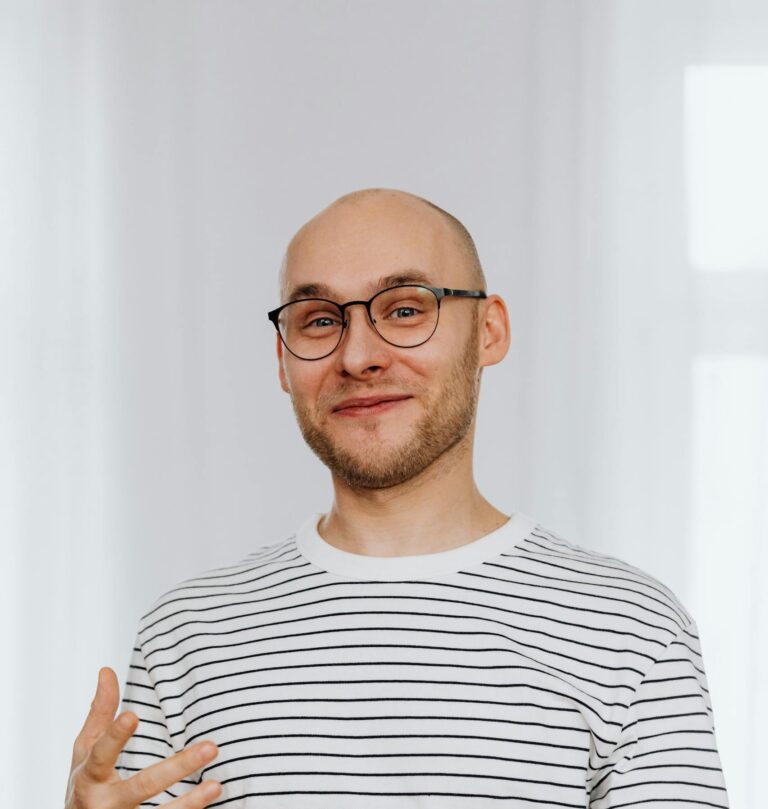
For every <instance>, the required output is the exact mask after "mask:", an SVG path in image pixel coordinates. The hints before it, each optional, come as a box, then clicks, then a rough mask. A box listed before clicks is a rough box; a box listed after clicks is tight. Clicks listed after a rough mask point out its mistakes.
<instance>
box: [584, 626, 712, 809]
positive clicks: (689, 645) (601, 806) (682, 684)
mask: <svg viewBox="0 0 768 809" xmlns="http://www.w3.org/2000/svg"><path fill="white" fill-rule="evenodd" d="M591 775H592V778H591V789H590V791H589V794H590V800H589V807H590V809H617V807H622V806H631V807H633V809H645V807H648V809H662V807H666V806H676V807H677V806H680V808H681V809H692V808H693V807H696V809H698V808H699V807H701V809H704V807H707V808H708V809H709V808H710V807H715V809H728V795H727V793H726V788H725V780H724V777H723V772H722V766H721V764H720V756H719V754H718V751H717V745H716V742H715V727H714V721H713V714H712V704H711V701H710V697H709V690H708V689H707V677H706V674H705V671H704V661H703V658H702V656H701V647H700V644H699V637H698V632H697V630H696V624H695V622H691V623H690V624H688V625H687V626H685V627H683V628H682V629H680V631H679V632H678V633H677V635H676V636H675V637H674V638H673V639H672V641H671V642H670V643H669V645H668V646H667V647H666V648H665V649H664V651H663V652H662V654H661V657H660V658H659V659H658V660H656V661H655V662H654V664H653V665H652V666H651V668H650V669H649V670H648V671H647V672H646V674H645V676H644V677H643V679H642V680H641V682H640V684H639V686H638V687H637V689H636V690H635V692H634V694H633V695H632V699H631V701H630V705H629V709H628V711H627V716H626V721H625V722H624V725H623V727H622V729H621V732H620V734H619V739H618V742H617V744H616V747H615V748H614V750H613V751H612V753H611V755H610V756H609V757H608V758H607V760H606V761H604V762H603V764H602V766H601V767H599V768H598V769H596V770H593V771H592V772H591Z"/></svg>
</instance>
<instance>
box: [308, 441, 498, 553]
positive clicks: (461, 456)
mask: <svg viewBox="0 0 768 809" xmlns="http://www.w3.org/2000/svg"><path fill="white" fill-rule="evenodd" d="M472 443H473V442H472V435H471V431H470V433H469V434H467V435H466V436H465V438H464V440H462V441H460V442H459V443H458V444H456V446H454V447H452V448H451V449H450V450H448V451H447V452H445V453H443V455H442V456H440V458H438V459H437V460H436V461H435V462H434V463H432V464H431V465H430V466H429V467H427V469H425V470H424V471H423V472H421V473H420V474H419V475H417V476H416V477H414V478H412V479H411V480H408V481H406V482H404V483H402V484H400V485H398V486H392V487H390V488H387V489H353V488H351V487H350V486H349V485H347V484H346V482H345V481H343V480H341V479H339V478H337V477H336V476H334V478H333V488H334V501H333V506H332V508H331V510H330V511H329V512H328V514H326V515H325V517H323V519H322V520H320V523H319V525H318V532H319V533H320V536H322V537H323V539H325V540H326V541H327V542H328V543H329V544H331V545H334V546H335V547H337V548H340V549H341V550H344V551H348V552H350V553H358V554H363V555H365V556H411V555H414V554H424V553H437V552H439V551H445V550H450V549H451V548H456V547H459V546H460V545H464V544H466V543H467V542H472V541H473V540H475V539H479V538H480V537H482V536H485V535H486V534H488V533H490V532H491V531H493V530H495V529H496V528H499V527H500V526H501V525H503V524H504V523H505V522H506V521H507V520H508V519H509V516H508V515H506V514H504V513H502V512H501V511H499V510H498V509H496V508H495V507H494V506H492V505H491V504H490V503H489V502H488V501H487V500H486V499H485V498H484V497H483V496H482V495H481V494H480V492H479V490H478V488H477V485H476V484H475V480H474V475H473V469H472Z"/></svg>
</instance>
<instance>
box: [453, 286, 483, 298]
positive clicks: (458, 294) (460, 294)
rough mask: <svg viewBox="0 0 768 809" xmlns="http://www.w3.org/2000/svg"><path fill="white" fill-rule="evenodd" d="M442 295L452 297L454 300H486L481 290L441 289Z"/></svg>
mask: <svg viewBox="0 0 768 809" xmlns="http://www.w3.org/2000/svg"><path fill="white" fill-rule="evenodd" d="M443 294H444V295H452V296H453V297H455V298H486V297H487V295H486V294H485V292H483V291H482V290H481V289H448V287H443Z"/></svg>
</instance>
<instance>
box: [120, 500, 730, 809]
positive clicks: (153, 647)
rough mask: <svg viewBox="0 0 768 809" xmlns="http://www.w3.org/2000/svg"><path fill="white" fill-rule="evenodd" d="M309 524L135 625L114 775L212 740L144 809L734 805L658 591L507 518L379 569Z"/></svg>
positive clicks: (648, 579) (188, 585)
mask: <svg viewBox="0 0 768 809" xmlns="http://www.w3.org/2000/svg"><path fill="white" fill-rule="evenodd" d="M320 516H321V515H320V514H314V515H312V516H311V517H310V518H309V519H307V520H306V521H305V522H304V523H303V524H302V525H301V527H300V528H299V530H298V531H297V533H296V534H295V535H294V536H291V537H289V538H288V539H284V540H282V541H280V542H276V543H274V544H271V545H266V546H264V547H261V548H260V549H259V550H257V551H255V552H253V553H251V554H249V555H248V556H246V558H245V559H243V560H242V561H240V562H238V563H237V564H235V565H232V566H229V567H223V568H216V569H214V570H210V571H207V572H205V573H203V574H201V575H200V576H198V577H196V578H194V579H190V580H187V581H184V582H182V583H181V584H179V585H178V586H177V587H174V588H173V589H172V590H170V591H169V592H167V593H165V594H164V595H163V596H161V597H160V598H159V599H157V600H156V601H155V603H154V604H153V605H152V607H151V609H150V610H149V612H147V614H146V615H144V616H143V617H142V618H141V620H140V623H139V628H138V635H137V640H136V645H135V648H134V650H133V655H132V658H131V661H130V669H129V673H128V678H127V682H126V683H125V689H124V692H123V701H122V706H121V710H131V711H133V712H134V713H136V714H137V715H138V716H139V718H140V720H141V721H140V724H139V726H138V728H137V730H136V733H135V734H134V735H133V736H132V737H131V739H130V740H129V742H128V743H127V745H126V747H125V749H124V750H123V751H122V752H121V753H120V757H119V759H118V770H119V772H120V774H121V776H122V777H123V778H128V777H129V776H130V775H131V774H132V773H134V772H136V771H137V770H139V769H142V768H144V767H147V766H149V765H150V764H153V763H155V762H157V761H159V760H161V759H163V758H166V757H168V756H169V755H172V754H173V753H174V752H176V751H179V750H181V749H183V748H184V747H185V746H187V745H190V744H193V743H195V742H197V741H201V740H203V739H212V740H213V741H215V742H216V744H217V745H218V747H219V755H218V757H217V758H216V759H215V760H214V761H213V762H211V763H210V764H209V765H207V766H206V767H204V768H203V769H202V770H200V771H198V772H196V773H195V774H194V776H193V777H190V778H189V779H187V780H185V781H182V782H179V783H178V784H176V785H175V786H174V787H172V788H170V789H169V790H168V791H166V792H164V793H162V794H160V795H158V796H156V797H155V798H153V799H152V800H151V801H148V802H147V803H145V804H142V805H145V806H155V805H159V804H163V803H167V802H168V801H170V800H172V798H173V797H176V796H178V795H182V794H184V793H185V792H187V791H189V790H190V789H191V788H192V787H193V786H194V785H195V784H196V783H199V781H201V780H204V779H215V780H217V781H220V782H221V784H222V785H223V789H222V792H221V794H220V795H219V797H218V798H217V799H216V801H214V802H213V803H212V804H211V806H226V807H228V809H243V808H244V807H248V809H321V807H322V809H361V807H364V808H365V809H404V808H405V807H413V808H415V807H424V808H425V809H427V807H428V808H429V809H468V807H473V809H474V808H475V807H477V808H478V809H479V807H492V806H498V805H502V806H509V807H515V808H516V809H517V808H518V807H519V809H554V808H555V807H567V809H584V808H585V807H591V808H592V809H608V808H609V807H612V808H614V809H615V808H616V807H635V808H636V809H637V807H649V808H650V807H653V809H671V808H672V807H674V809H690V807H728V798H727V795H726V789H725V782H724V778H723V773H722V768H721V763H720V758H719V754H718V751H717V747H716V743H715V734H714V724H713V717H712V705H711V702H710V696H709V691H708V690H707V679H706V674H705V670H704V663H703V660H702V656H701V648H700V645H699V638H698V633H697V630H696V625H695V623H694V621H693V619H692V617H691V615H690V614H689V613H688V612H687V611H686V609H685V608H684V607H683V605H682V604H681V603H680V601H679V600H678V599H677V597H676V596H675V595H674V593H672V592H671V591H670V590H669V589H668V588H667V587H665V586H664V585H663V584H662V583H661V582H659V581H658V580H657V579H655V578H654V577H653V576H650V575H648V574H647V573H644V572H643V571H641V570H639V569H637V568H635V567H633V566H631V565H629V564H627V563H625V562H623V561H621V560H620V559H617V558H615V557H612V556H607V555H604V554H600V553H596V552H594V551H592V550H589V549H586V548H583V547H581V546H579V545H576V544H574V543H572V542H569V541H567V540H565V539H563V538H562V537H560V536H558V535H557V534H555V533H553V532H552V531H548V530H546V529H545V528H544V527H542V525H540V524H539V523H538V522H537V521H536V520H534V519H532V518H531V517H528V516H527V515H525V514H522V513H520V512H517V513H515V514H514V515H513V516H512V518H511V519H510V520H509V521H508V522H507V523H506V524H505V525H503V526H502V527H501V528H498V529H497V530H495V531H493V532H492V533H490V534H487V535H486V536H484V537H482V538H480V539H477V540H475V541H473V542H470V543H467V544H465V545H463V546H461V547H458V548H453V549H451V550H448V551H442V552H438V553H432V554H422V555H418V556H396V557H383V558H382V557H373V556H364V555H361V554H353V553H349V552H346V551H342V550H340V549H338V548H336V547H334V546H332V545H330V544H329V543H327V542H326V541H325V540H324V539H323V538H322V537H321V536H320V535H319V533H318V532H317V528H316V525H317V520H318V519H319V517H320ZM499 802H501V803H499Z"/></svg>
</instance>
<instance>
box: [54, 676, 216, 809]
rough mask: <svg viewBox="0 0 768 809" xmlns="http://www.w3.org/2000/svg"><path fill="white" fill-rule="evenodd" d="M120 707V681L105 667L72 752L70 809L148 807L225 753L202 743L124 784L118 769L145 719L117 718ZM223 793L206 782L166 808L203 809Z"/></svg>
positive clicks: (123, 715) (66, 804) (126, 715)
mask: <svg viewBox="0 0 768 809" xmlns="http://www.w3.org/2000/svg"><path fill="white" fill-rule="evenodd" d="M119 705H120V688H119V686H118V682H117V675H116V674H115V672H114V671H113V670H112V669H111V668H109V667H108V666H105V667H103V668H101V669H99V682H98V685H97V687H96V696H95V697H94V698H93V702H92V703H91V710H90V711H89V713H88V716H87V718H86V720H85V723H84V724H83V727H82V728H81V730H80V733H79V734H78V736H77V738H76V739H75V743H74V745H73V747H72V765H71V769H70V773H69V781H68V783H67V795H66V798H65V802H64V809H135V807H137V806H138V805H139V804H140V803H141V802H142V801H146V800H149V799H150V798H152V797H154V796H155V795H157V794H159V793H161V792H163V790H165V789H167V788H168V787H171V786H173V785H174V784H176V783H178V781H180V780H181V779H182V778H185V777H186V776H188V775H190V774H191V773H193V772H195V770H198V769H200V767H202V766H203V765H204V764H207V763H208V762H210V761H213V759H215V758H216V756H217V755H218V753H219V750H218V748H217V747H216V745H215V744H214V743H213V742H211V741H201V742H198V743H196V744H194V745H192V746H191V747H186V748H185V749H184V750H181V751H180V752H178V753H176V754H174V755H172V756H170V757H169V758H167V759H165V760H164V761H160V762H158V763H157V764H153V765H152V766H150V767H146V768H145V769H143V770H140V771H139V772H137V773H136V774H135V775H132V776H131V777H130V778H127V779H122V778H121V777H120V773H118V771H117V770H116V769H115V764H116V763H117V757H118V756H119V755H120V752H121V751H122V749H123V748H124V747H125V744H126V742H127V741H128V739H130V737H131V736H132V735H133V734H134V733H135V732H136V728H137V727H138V725H139V718H138V716H136V714H135V713H133V712H131V711H124V712H123V713H121V714H120V716H118V717H117V718H114V717H115V711H117V708H118V706H119ZM220 792H221V784H219V783H218V782H217V781H204V782H203V783H202V784H198V785H197V786H196V787H195V788H194V789H192V790H191V791H190V792H188V793H187V794H186V795H182V796H181V797H178V798H174V799H173V800H171V801H169V802H168V803H166V804H164V805H165V806H168V807H172V809H202V807H204V806H208V804H209V803H211V802H212V801H213V800H215V799H216V798H217V797H218V795H219V793H220Z"/></svg>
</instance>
